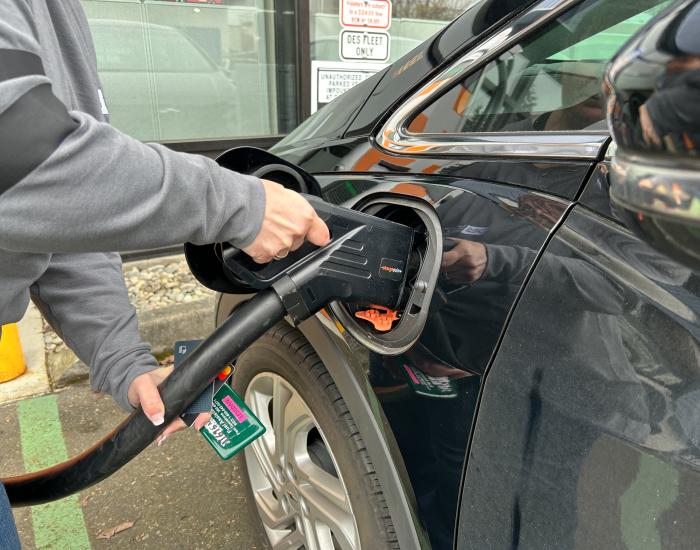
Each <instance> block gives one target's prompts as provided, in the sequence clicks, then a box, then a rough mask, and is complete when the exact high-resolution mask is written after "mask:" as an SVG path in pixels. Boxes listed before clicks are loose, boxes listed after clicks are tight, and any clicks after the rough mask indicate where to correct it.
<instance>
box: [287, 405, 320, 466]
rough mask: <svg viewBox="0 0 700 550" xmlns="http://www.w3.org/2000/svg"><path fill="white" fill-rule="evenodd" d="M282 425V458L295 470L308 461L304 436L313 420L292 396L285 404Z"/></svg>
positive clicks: (303, 406) (312, 425) (311, 426)
mask: <svg viewBox="0 0 700 550" xmlns="http://www.w3.org/2000/svg"><path fill="white" fill-rule="evenodd" d="M286 409H287V410H286V412H285V424H284V431H285V434H284V458H285V461H286V463H287V464H290V465H291V466H292V467H294V468H296V467H297V465H299V464H300V463H304V462H306V461H307V460H309V453H308V448H307V444H306V434H308V432H309V431H310V430H311V429H312V428H313V427H314V423H313V420H312V418H311V415H310V413H309V410H308V409H307V408H306V405H305V404H304V402H303V401H302V400H301V399H300V398H299V397H298V396H296V395H293V396H292V397H291V398H290V399H289V401H288V402H287V407H286Z"/></svg>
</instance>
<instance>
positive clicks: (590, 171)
mask: <svg viewBox="0 0 700 550" xmlns="http://www.w3.org/2000/svg"><path fill="white" fill-rule="evenodd" d="M468 4H469V7H468V9H466V11H465V12H464V13H463V14H462V15H461V16H460V17H459V18H458V19H456V20H455V21H454V22H453V23H452V24H450V25H449V26H447V27H446V28H445V29H444V30H442V31H441V32H440V33H438V34H437V35H436V36H434V37H433V38H431V39H430V40H428V41H427V42H425V43H424V44H423V45H421V46H420V47H418V48H417V49H415V50H414V51H412V52H410V53H409V54H407V55H406V56H404V57H403V58H402V59H400V60H398V61H397V62H395V63H394V64H393V65H391V66H390V67H388V68H386V69H385V70H383V71H382V72H380V73H379V74H377V75H375V76H374V77H373V78H370V79H369V80H367V81H365V82H363V83H362V84H360V85H358V86H356V87H355V88H353V89H352V90H350V91H349V92H347V93H346V94H344V95H343V96H341V97H340V98H338V99H336V100H335V101H334V102H332V103H331V104H329V105H328V106H326V107H325V108H323V109H321V110H320V111H319V112H318V113H316V114H315V115H314V116H312V117H311V118H310V119H309V120H308V121H306V122H305V123H303V124H302V125H301V126H300V127H299V128H298V129H297V130H296V131H294V132H293V133H292V134H290V135H289V136H288V137H287V138H285V139H284V140H283V141H282V142H281V143H279V144H278V145H277V146H275V148H274V149H273V150H272V152H273V153H274V154H276V155H279V156H280V157H282V158H283V159H285V161H287V162H289V163H292V164H294V165H297V166H299V167H300V168H301V169H303V170H304V171H306V172H307V173H309V174H311V176H312V177H307V176H298V174H297V175H295V174H294V171H293V170H291V171H290V170H286V169H283V167H282V168H281V167H280V165H279V164H274V163H273V164H272V165H270V169H269V170H268V171H267V172H266V171H265V170H264V169H262V170H261V169H260V166H256V167H255V171H256V173H257V174H258V175H264V176H265V177H268V178H270V179H276V180H277V181H280V182H281V183H285V184H288V185H289V186H291V187H294V188H296V189H298V190H303V191H306V192H312V193H318V194H320V195H321V196H323V197H324V198H325V199H326V200H328V201H330V202H333V203H338V204H343V205H347V206H351V207H353V208H358V209H362V210H365V211H369V212H371V213H373V214H376V215H378V216H383V217H386V218H388V219H392V220H394V221H399V222H401V223H403V224H407V225H410V226H412V227H414V228H415V229H416V235H417V238H416V239H415V242H414V244H413V246H414V247H415V252H416V257H418V258H419V259H420V261H419V262H418V263H419V265H417V266H415V269H414V271H413V274H412V275H410V276H409V286H411V283H413V287H412V288H410V290H411V291H412V292H419V293H420V292H423V293H426V292H427V293H429V292H432V299H431V300H430V303H429V307H428V304H425V307H422V308H421V307H416V308H415V309H410V308H409V309H407V310H405V311H399V312H395V311H390V310H386V309H382V308H378V307H377V308H375V307H372V306H371V305H368V306H367V307H365V308H362V309H360V308H357V307H356V306H350V305H348V304H343V303H334V304H331V305H330V306H329V307H328V308H327V309H326V310H325V311H324V312H323V314H320V315H318V316H316V317H315V318H312V319H311V320H309V321H306V322H305V323H303V324H302V325H301V326H300V327H299V328H298V329H297V328H293V327H292V326H290V325H289V324H287V323H283V324H281V325H279V326H277V327H276V328H275V329H273V330H272V331H270V332H269V333H268V334H267V335H266V336H265V337H263V338H262V339H261V340H260V341H258V342H257V343H256V344H255V345H254V346H253V347H252V348H250V349H249V350H248V351H247V352H246V353H245V354H244V355H243V356H242V357H241V358H240V360H239V363H238V370H237V373H236V375H235V380H234V381H235V388H236V390H237V391H238V392H239V393H240V394H241V395H242V396H245V400H246V401H247V403H248V404H249V405H250V407H251V408H252V409H253V410H254V411H255V412H256V414H257V415H258V416H259V417H260V418H261V420H262V421H263V422H264V423H265V424H266V426H267V428H268V430H267V433H266V434H265V435H264V436H263V437H262V438H261V439H259V440H258V441H257V442H255V443H254V444H253V445H251V446H250V447H249V448H247V449H246V451H245V458H244V462H245V469H246V471H247V476H246V479H247V483H248V485H249V489H250V495H251V502H254V503H255V505H256V507H257V511H258V513H259V516H260V519H261V524H262V526H263V528H264V531H265V533H266V535H267V537H268V538H269V540H270V542H271V544H272V547H273V548H300V547H305V548H307V549H327V548H342V549H350V548H365V549H368V548H369V549H378V548H398V547H401V548H417V547H423V548H429V547H432V548H436V549H437V548H440V549H442V548H453V547H457V548H476V549H485V548H489V549H490V548H532V549H545V548H551V549H567V548H601V549H616V548H630V549H632V548H634V549H637V548H679V549H680V548H683V549H685V548H697V547H698V546H700V521H698V518H697V508H696V506H697V502H698V499H699V498H700V475H699V473H700V449H699V445H700V361H699V359H700V348H699V345H698V344H699V342H700V323H699V321H698V316H699V315H700V278H698V275H697V273H696V272H694V271H693V268H692V267H688V266H687V265H686V264H683V263H679V262H678V261H677V260H675V259H671V257H670V256H668V255H666V254H665V253H663V252H660V251H657V249H655V248H652V247H651V246H650V245H648V244H646V242H644V241H643V240H641V239H640V238H638V237H637V236H636V235H635V233H634V232H632V231H630V230H629V229H628V228H627V226H626V225H624V223H623V221H624V220H626V221H627V222H628V223H629V224H630V225H632V226H634V225H635V224H637V225H636V226H635V229H636V230H639V231H640V234H641V233H643V232H644V228H645V227H646V224H647V223H648V220H650V219H653V216H652V214H653V212H654V211H655V210H654V209H655V208H656V209H657V210H658V209H659V208H660V207H659V201H661V202H662V203H663V199H664V197H667V198H669V201H670V202H669V204H671V205H678V201H681V202H683V201H685V202H683V204H684V205H685V207H687V208H685V211H688V212H691V214H692V213H694V214H695V215H696V220H697V219H700V202H698V198H697V191H695V195H693V192H692V189H691V191H687V189H688V188H682V189H686V192H685V194H681V195H678V192H677V191H678V190H677V189H676V187H673V183H674V182H676V180H673V181H671V180H666V187H665V189H667V190H668V189H670V191H669V193H667V194H666V195H663V189H662V188H661V187H660V186H659V185H657V184H658V183H659V182H658V181H656V180H654V182H655V183H654V184H653V185H652V187H654V185H655V186H656V187H654V188H653V189H651V190H650V187H649V185H650V184H649V183H648V182H647V183H642V191H643V192H644V193H646V195H644V197H646V198H647V199H648V200H647V202H648V205H650V206H649V210H647V211H639V212H635V211H634V208H632V206H631V204H632V203H633V202H634V201H632V200H630V201H628V202H625V199H629V198H630V195H629V194H625V192H624V189H626V187H624V185H623V183H620V185H621V186H622V187H621V188H620V189H621V191H620V193H618V195H616V196H619V197H620V201H619V204H620V205H621V206H622V208H620V207H619V206H617V205H616V204H613V205H611V201H610V196H609V175H610V173H611V168H614V169H615V173H616V174H618V175H619V179H620V181H621V182H624V181H626V180H625V178H630V177H631V175H632V174H633V173H634V172H635V167H636V166H638V163H637V162H636V161H635V160H634V159H635V158H637V157H635V156H634V155H637V156H638V157H641V158H642V159H645V160H646V161H648V163H650V165H651V164H653V162H652V161H654V159H659V160H660V161H661V159H662V156H663V155H662V153H669V152H671V153H674V154H675V153H677V152H678V150H679V148H681V145H682V146H684V147H685V148H684V149H683V153H682V154H680V155H679V159H680V160H678V159H677V160H675V161H671V165H672V166H671V168H674V167H675V168H678V167H680V166H681V165H682V164H683V163H684V162H688V163H690V164H691V165H692V164H693V163H694V162H696V158H695V156H694V155H695V149H694V139H695V136H696V134H697V129H698V126H697V125H695V126H694V127H693V128H691V129H688V130H687V131H686V132H683V131H678V128H677V127H676V128H675V130H674V131H675V132H676V134H675V137H674V136H673V135H672V136H671V137H670V138H669V135H670V134H668V133H662V134H661V135H656V136H654V134H653V133H651V134H650V133H649V126H648V124H647V126H646V127H641V126H639V125H635V121H637V119H638V117H637V114H638V113H639V112H640V106H641V105H644V104H645V101H646V99H647V96H648V94H649V93H651V90H650V89H649V87H648V86H647V84H648V82H649V80H650V79H651V80H652V81H653V80H654V79H655V78H656V77H657V76H658V68H659V66H663V62H664V61H663V60H664V59H667V58H668V57H669V56H671V57H673V56H676V57H680V58H682V59H684V60H685V61H684V62H683V63H685V64H683V63H681V65H680V67H681V69H682V70H684V71H690V70H695V71H697V70H698V69H697V67H700V62H698V60H700V48H698V52H697V53H696V52H694V51H691V50H692V47H693V46H692V44H691V45H688V43H692V42H693V40H695V41H697V40H698V38H697V36H693V33H692V32H691V31H690V30H689V29H692V28H695V29H696V31H700V23H698V22H699V21H700V16H699V15H698V4H697V3H696V2H688V1H684V2H681V3H671V2H669V1H658V0H634V1H631V0H630V1H625V0H543V1H540V2H528V1H521V0H477V1H475V2H469V3H468ZM682 29H685V30H684V31H683V32H685V33H686V34H685V35H683V36H680V35H679V33H681V30H682ZM635 33H637V35H636V36H638V37H642V38H639V39H636V41H634V40H633V42H630V44H631V46H628V47H627V49H625V50H624V51H623V52H622V53H621V54H620V55H619V56H618V57H617V58H616V62H615V63H616V67H617V73H619V78H618V79H617V80H616V79H615V78H613V77H614V76H615V75H614V74H612V73H610V75H611V76H610V78H609V79H607V80H606V81H605V82H603V80H604V79H603V76H604V73H605V69H606V67H607V66H608V64H609V62H610V60H611V59H612V58H613V56H614V55H615V53H616V52H617V51H618V50H619V49H620V48H621V47H622V46H623V45H624V44H625V43H627V42H628V40H629V39H630V37H632V36H633V35H635ZM674 33H675V34H674ZM696 34H700V32H697V33H696ZM674 36H675V42H674V38H673V37H674ZM688 36H690V38H689V37H688ZM669 37H670V38H669ZM662 38H663V40H662ZM664 40H665V41H666V42H668V41H669V40H670V41H671V43H672V45H673V46H672V47H669V48H670V49H669V48H667V49H666V50H664V52H662V53H663V55H662V53H660V52H659V51H657V50H655V49H654V48H657V47H658V45H659V44H661V43H662V42H663V43H666V42H664ZM684 40H685V42H684ZM674 48H675V50H674ZM669 52H670V53H669ZM664 55H666V57H665V58H664V57H663V56H664ZM630 60H636V61H638V63H636V64H634V63H633V64H632V65H634V67H635V69H634V70H626V69H625V67H628V68H629V66H630V63H631V61H630ZM640 60H641V61H640ZM660 63H661V65H660ZM679 70H680V69H679ZM668 71H670V69H668ZM671 77H673V74H671ZM671 77H669V74H665V76H664V78H666V79H668V78H671ZM671 79H672V78H671ZM690 80H691V81H692V78H691V79H690ZM697 81H698V80H697V78H696V80H695V82H696V83H697ZM684 82H685V83H686V84H687V81H684ZM686 84H684V85H686ZM645 86H647V88H644V87H645ZM653 86H654V84H652V87H653ZM689 86H690V88H691V91H692V86H693V84H692V83H691V85H689ZM686 87H687V86H686ZM696 88H697V86H696ZM641 89H645V90H646V91H645V92H644V93H641V92H639V90H641ZM603 91H605V92H607V93H608V102H607V103H606V102H605V101H604V97H603V95H604V92H603ZM645 94H647V95H645ZM691 97H693V96H692V94H691ZM694 97H695V98H696V100H697V98H698V97H700V96H698V95H695V96H694ZM691 103H692V102H691ZM606 105H607V109H608V110H609V111H610V118H611V120H612V121H613V123H615V121H617V122H619V123H620V124H618V126H616V127H617V128H618V130H619V136H618V135H617V133H618V131H617V130H616V136H615V137H616V141H617V142H618V143H619V145H620V148H621V150H622V148H623V146H624V147H626V148H627V150H631V151H632V153H630V154H629V155H628V156H625V157H624V158H622V157H621V159H622V160H621V161H620V162H617V161H616V163H615V164H614V165H611V157H612V155H613V149H614V146H615V144H614V143H613V142H612V141H611V138H610V134H609V131H608V126H607V124H606ZM695 109H697V103H695ZM641 110H642V111H644V109H641ZM691 110H692V109H691ZM657 112H658V110H657ZM661 112H663V110H662V111H661ZM635 117H637V118H635ZM645 120H646V119H645ZM693 120H694V122H695V124H697V121H698V118H695V119H692V118H691V119H690V122H688V124H691V125H692V122H693ZM630 121H631V122H630ZM661 122H663V121H659V120H658V119H657V120H656V123H657V125H658V124H661ZM669 132H670V131H669ZM667 138H668V139H667ZM644 139H646V140H647V144H648V145H649V147H646V148H644V147H642V148H641V149H639V150H636V149H634V147H633V146H631V145H630V144H634V143H637V142H643V140H644ZM691 145H692V146H691ZM681 149H682V148H681ZM235 154H236V153H235V152H232V153H227V155H235ZM630 159H631V160H630ZM222 162H223V163H224V164H226V157H224V158H223V160H222ZM625 163H627V164H625ZM237 167H238V168H239V169H240V166H237ZM263 168H264V166H263ZM647 179H649V178H647ZM652 179H653V178H652ZM641 180H644V177H638V178H637V179H635V181H636V182H637V183H639V181H641ZM696 181H697V180H696ZM686 183H687V182H686ZM679 185H680V184H679ZM695 189H696V188H695ZM674 190H675V191H674ZM673 193H676V195H674V194H673ZM662 195H663V196H662ZM632 198H634V197H632ZM674 201H675V202H674ZM693 201H695V202H693ZM691 203H692V205H691ZM693 209H695V210H693ZM661 218H663V215H662V216H661ZM663 219H667V218H663ZM699 225H700V224H699ZM655 227H656V229H657V230H658V229H659V228H662V230H659V231H661V233H662V234H663V235H665V236H666V237H668V238H667V239H666V240H667V241H674V239H673V238H672V237H673V235H676V234H675V233H674V234H668V233H667V232H666V233H664V231H663V227H664V226H663V224H662V225H657V226H655ZM698 231H700V230H699V229H698V228H697V226H696V227H695V228H692V229H689V230H687V231H686V233H687V235H690V237H687V235H686V237H687V238H688V239H690V238H691V237H693V236H695V238H700V237H698V235H699V234H700V233H698ZM669 235H670V236H669ZM683 242H685V243H686V252H687V251H688V250H690V251H691V253H692V251H693V244H692V243H697V240H696V241H688V240H687V239H686V240H685V241H683ZM689 242H690V243H691V244H688V243H689ZM655 243H656V244H657V245H658V243H659V240H658V239H657V240H656V241H655ZM694 250H695V252H697V251H698V248H695V249H694ZM691 255H692V254H691ZM675 257H676V258H680V257H681V256H679V255H676V256H675ZM681 259H682V258H681ZM430 269H434V271H435V273H433V275H434V277H433V279H430V280H431V281H432V280H435V281H436V284H435V285H434V288H425V286H424V285H423V286H421V285H422V284H423V283H421V284H420V285H419V283H418V282H419V281H423V280H424V279H422V278H421V273H423V271H421V270H430ZM438 271H439V273H438ZM410 277H413V278H412V279H411V278H410ZM243 299H245V296H237V295H227V294H224V295H222V296H221V298H220V300H219V302H218V310H217V319H218V321H219V322H221V321H223V320H224V319H225V318H226V317H227V316H228V315H229V314H230V312H231V311H232V310H233V309H234V308H235V307H236V306H237V305H238V304H239V303H240V302H241V301H242V300H243ZM406 320H408V321H409V322H405V321H406ZM412 320H413V322H410V321H412ZM387 329H388V330H387Z"/></svg>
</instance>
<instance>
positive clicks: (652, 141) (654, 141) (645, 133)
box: [639, 105, 661, 147]
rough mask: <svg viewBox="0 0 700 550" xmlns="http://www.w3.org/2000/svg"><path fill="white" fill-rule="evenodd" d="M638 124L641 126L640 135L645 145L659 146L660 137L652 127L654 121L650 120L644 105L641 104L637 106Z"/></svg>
mask: <svg viewBox="0 0 700 550" xmlns="http://www.w3.org/2000/svg"><path fill="white" fill-rule="evenodd" d="M639 124H640V125H641V127H642V137H643V138H644V141H645V142H646V143H647V145H656V146H657V147H661V138H660V137H659V134H658V132H657V131H656V128H655V127H654V121H653V120H651V117H650V116H649V110H648V109H647V106H646V105H641V106H640V107H639Z"/></svg>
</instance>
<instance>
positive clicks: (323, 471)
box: [245, 372, 360, 550]
mask: <svg viewBox="0 0 700 550" xmlns="http://www.w3.org/2000/svg"><path fill="white" fill-rule="evenodd" d="M245 402H246V403H247V405H248V406H249V407H250V408H251V410H252V411H253V412H254V413H255V415H256V416H257V417H258V418H259V419H260V421H261V422H262V423H263V424H264V425H265V427H266V432H265V434H264V435H263V436H261V437H260V438H258V439H257V440H256V441H254V442H253V443H252V444H251V445H249V446H248V447H247V448H246V449H245V457H246V463H247V471H248V477H249V479H250V485H251V488H252V490H253V497H254V500H255V505H256V507H257V511H258V514H259V515H260V519H261V520H262V523H263V527H264V528H265V532H266V533H267V536H268V539H269V540H270V543H271V544H272V547H273V548H274V549H282V548H285V549H289V548H291V549H293V548H306V550H326V549H332V548H339V549H342V550H355V549H358V548H360V542H359V533H358V529H357V524H356V522H355V517H354V514H353V512H352V506H351V503H350V497H349V494H348V491H347V489H346V487H345V483H344V482H343V479H342V476H341V474H340V470H339V468H338V465H337V462H336V460H335V457H334V456H333V453H332V452H331V449H330V447H329V446H328V443H327V441H326V438H325V436H324V435H323V432H322V430H321V428H320V427H319V425H318V422H317V421H316V418H315V417H314V415H313V414H312V413H311V410H310V408H309V407H308V405H307V404H306V402H305V401H304V400H303V399H302V398H301V396H300V395H299V393H298V392H297V391H296V389H295V388H294V387H293V386H292V385H291V384H289V382H287V381H286V380H285V379H284V378H282V377H281V376H279V375H277V374H275V373H272V372H263V373H260V374H258V375H256V376H255V377H254V378H253V379H252V380H251V382H250V384H249V385H248V388H247V390H246V393H245ZM319 454H320V455H322V458H323V459H325V460H324V461H323V462H324V463H320V460H319V458H318V457H319Z"/></svg>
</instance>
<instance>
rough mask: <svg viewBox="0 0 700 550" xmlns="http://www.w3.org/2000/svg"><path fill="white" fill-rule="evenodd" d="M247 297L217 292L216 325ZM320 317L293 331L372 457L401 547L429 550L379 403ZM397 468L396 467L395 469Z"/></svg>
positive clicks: (342, 343)
mask: <svg viewBox="0 0 700 550" xmlns="http://www.w3.org/2000/svg"><path fill="white" fill-rule="evenodd" d="M250 297H251V295H234V294H220V295H219V296H218V299H217V304H216V324H217V326H218V325H219V324H220V323H221V322H223V320H224V319H226V318H227V317H228V316H229V315H230V313H231V312H232V311H233V310H234V309H235V308H236V307H237V306H238V305H239V304H241V303H242V302H244V301H246V300H247V299H248V298H250ZM327 324H331V322H330V321H328V322H326V321H325V320H323V321H322V320H321V315H320V314H319V315H317V316H315V317H311V318H310V319H307V320H306V321H304V322H303V323H301V324H300V325H299V326H298V327H297V328H298V330H299V331H300V332H301V333H302V334H303V335H304V337H305V338H306V339H307V341H308V342H309V343H310V344H311V346H312V347H313V348H314V351H315V352H316V353H317V354H318V356H319V358H320V359H321V361H323V364H324V366H325V367H326V369H327V370H328V372H329V373H330V375H331V377H332V378H333V381H334V382H335V384H336V386H337V387H338V389H339V391H340V393H341V395H342V396H343V399H344V400H345V403H346V405H347V407H348V410H349V411H350V413H351V414H352V416H353V418H354V419H355V422H356V423H357V427H358V430H359V432H360V435H361V436H362V439H363V441H364V442H365V445H366V447H367V451H368V452H369V454H370V456H371V457H372V463H373V465H374V469H375V471H376V474H377V477H378V479H379V482H380V483H381V486H382V492H383V493H384V497H385V500H386V503H387V507H388V509H389V513H390V514H391V519H392V521H393V524H394V528H395V529H396V536H397V538H398V541H399V544H400V547H401V548H407V549H412V548H428V547H429V543H428V537H427V534H426V533H425V532H424V530H423V528H422V526H421V524H420V520H419V519H418V515H417V513H416V505H415V498H414V496H413V491H412V489H411V485H410V482H409V480H408V474H407V473H406V471H405V469H404V468H403V460H402V459H401V455H400V453H399V452H398V448H397V447H396V443H395V440H394V437H393V434H392V432H391V429H390V428H389V424H388V422H387V421H386V420H385V418H384V415H383V413H382V408H381V405H380V403H379V402H378V401H377V399H376V397H375V396H374V393H373V392H372V390H371V387H370V386H369V382H368V380H367V379H366V377H365V376H364V375H363V374H361V373H358V372H357V369H356V367H353V365H352V363H351V360H350V357H351V353H352V350H351V349H350V348H349V347H348V346H347V344H345V340H344V338H343V337H342V336H341V334H340V332H339V331H338V330H337V329H336V328H329V327H328V326H327ZM397 465H400V466H397Z"/></svg>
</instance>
